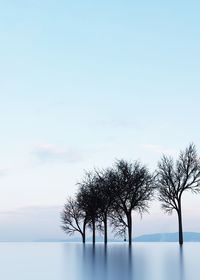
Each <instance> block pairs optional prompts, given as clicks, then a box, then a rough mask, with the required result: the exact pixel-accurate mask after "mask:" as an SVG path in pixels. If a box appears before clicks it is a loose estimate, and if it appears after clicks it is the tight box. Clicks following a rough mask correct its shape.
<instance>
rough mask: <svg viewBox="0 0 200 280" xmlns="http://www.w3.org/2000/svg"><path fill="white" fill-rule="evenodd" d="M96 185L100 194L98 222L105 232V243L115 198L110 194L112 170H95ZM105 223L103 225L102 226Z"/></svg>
mask: <svg viewBox="0 0 200 280" xmlns="http://www.w3.org/2000/svg"><path fill="white" fill-rule="evenodd" d="M95 185H96V192H97V195H98V201H99V203H98V222H99V229H100V230H101V231H103V232H104V243H105V244H106V243H107V241H108V218H109V217H110V216H111V213H112V203H113V199H112V196H111V195H110V194H111V193H110V190H109V188H110V172H109V170H102V171H97V170H95ZM102 225H103V226H102Z"/></svg>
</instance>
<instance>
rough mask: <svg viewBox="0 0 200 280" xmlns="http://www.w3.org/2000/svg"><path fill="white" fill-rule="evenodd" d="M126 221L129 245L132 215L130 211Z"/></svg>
mask: <svg viewBox="0 0 200 280" xmlns="http://www.w3.org/2000/svg"><path fill="white" fill-rule="evenodd" d="M127 223H128V243H129V245H131V243H132V216H131V212H130V213H128V215H127Z"/></svg>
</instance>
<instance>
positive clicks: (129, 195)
mask: <svg viewBox="0 0 200 280" xmlns="http://www.w3.org/2000/svg"><path fill="white" fill-rule="evenodd" d="M112 172H113V175H112V176H111V182H110V184H111V188H110V191H111V196H112V198H113V208H114V211H115V213H117V214H118V215H116V217H115V218H116V219H117V221H113V222H112V223H113V225H117V226H118V227H119V224H121V225H122V226H121V227H120V228H119V229H120V231H122V232H124V231H125V228H126V227H127V229H128V239H129V244H131V242H132V212H133V211H138V212H139V213H140V214H142V213H143V212H144V211H147V209H148V203H149V200H150V199H151V198H152V196H153V191H154V186H153V177H152V175H151V174H150V173H149V171H148V169H147V168H146V167H145V166H144V165H142V164H141V163H140V162H137V161H136V162H134V163H129V162H127V161H124V160H119V161H117V162H116V164H115V167H114V168H113V171H112ZM124 217H125V218H126V221H125V220H124Z"/></svg>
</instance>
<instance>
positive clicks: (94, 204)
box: [77, 172, 100, 243]
mask: <svg viewBox="0 0 200 280" xmlns="http://www.w3.org/2000/svg"><path fill="white" fill-rule="evenodd" d="M78 185H79V191H78V193H77V201H78V205H79V208H80V209H81V210H82V211H84V212H85V213H86V216H87V224H88V225H89V226H90V227H91V228H92V234H93V237H92V240H93V243H95V236H96V222H97V220H98V210H99V204H100V200H99V196H98V191H97V188H96V176H95V174H94V173H92V172H86V173H85V177H84V179H83V180H82V181H81V182H79V183H78Z"/></svg>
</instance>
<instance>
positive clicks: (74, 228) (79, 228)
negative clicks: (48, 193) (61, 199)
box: [61, 198, 87, 243]
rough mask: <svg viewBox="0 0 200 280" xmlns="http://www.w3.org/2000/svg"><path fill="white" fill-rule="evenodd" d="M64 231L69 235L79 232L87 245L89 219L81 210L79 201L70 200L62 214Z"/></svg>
mask: <svg viewBox="0 0 200 280" xmlns="http://www.w3.org/2000/svg"><path fill="white" fill-rule="evenodd" d="M61 220H62V229H63V230H64V231H65V232H66V233H67V234H68V235H73V234H74V233H75V232H78V233H80V234H81V236H82V241H83V243H85V229H86V221H87V217H86V215H85V214H84V212H83V211H82V210H81V209H80V207H79V205H78V203H77V201H76V200H75V199H72V198H68V200H67V202H66V203H65V205H64V209H63V212H62V213H61Z"/></svg>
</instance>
